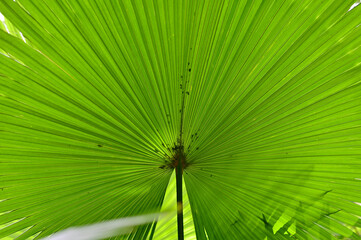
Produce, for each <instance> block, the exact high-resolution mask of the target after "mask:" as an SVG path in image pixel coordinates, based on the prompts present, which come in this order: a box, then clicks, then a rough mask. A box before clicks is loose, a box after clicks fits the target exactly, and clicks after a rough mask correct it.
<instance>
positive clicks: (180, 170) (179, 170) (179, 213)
mask: <svg viewBox="0 0 361 240" xmlns="http://www.w3.org/2000/svg"><path fill="white" fill-rule="evenodd" d="M178 158H179V159H178V164H177V167H176V186H177V223H178V240H184V227H183V191H182V187H183V186H182V180H183V179H182V173H183V163H182V161H183V159H182V158H183V150H182V148H181V150H180V154H179V155H178Z"/></svg>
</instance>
